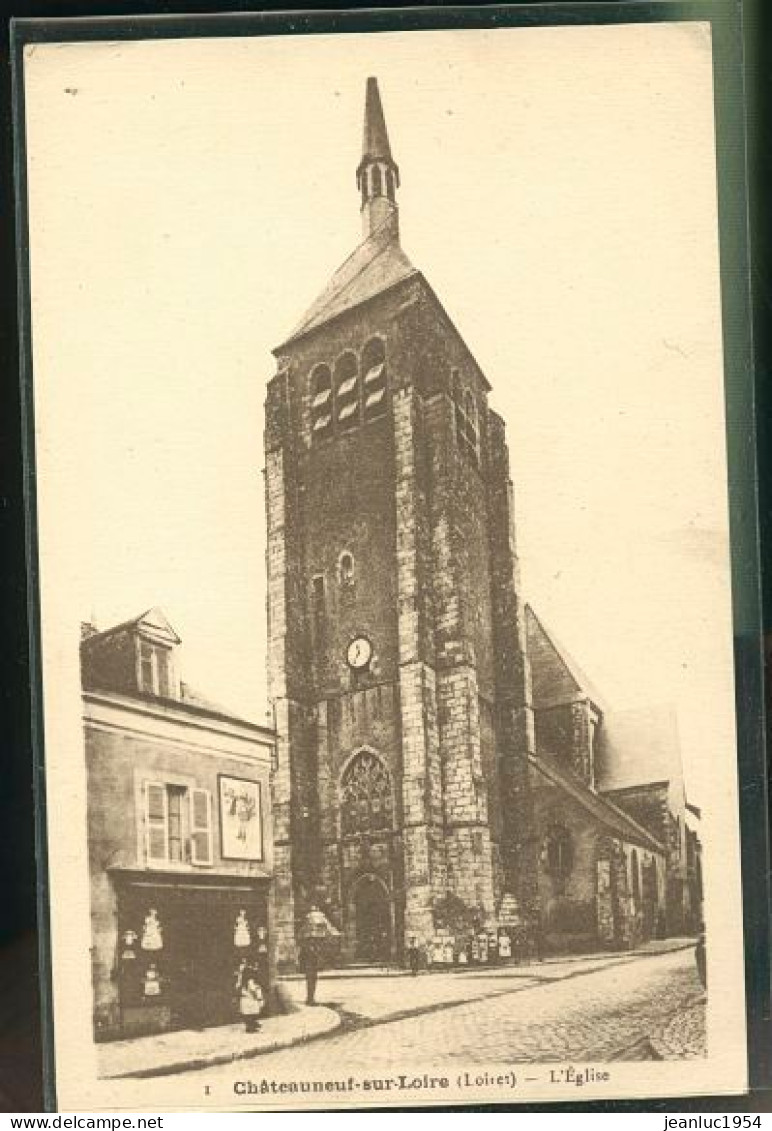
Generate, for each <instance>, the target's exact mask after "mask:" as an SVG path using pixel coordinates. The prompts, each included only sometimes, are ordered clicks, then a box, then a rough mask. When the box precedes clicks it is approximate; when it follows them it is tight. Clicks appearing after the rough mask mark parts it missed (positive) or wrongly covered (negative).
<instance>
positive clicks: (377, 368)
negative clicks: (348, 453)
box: [362, 338, 386, 420]
mask: <svg viewBox="0 0 772 1131" xmlns="http://www.w3.org/2000/svg"><path fill="white" fill-rule="evenodd" d="M362 372H363V373H364V379H363V384H364V391H363V396H364V416H365V420H374V419H375V418H376V417H377V416H382V415H383V414H384V412H385V411H386V349H385V347H384V344H383V339H382V338H371V339H370V341H369V342H368V343H367V345H366V346H365V348H364V349H363V350H362Z"/></svg>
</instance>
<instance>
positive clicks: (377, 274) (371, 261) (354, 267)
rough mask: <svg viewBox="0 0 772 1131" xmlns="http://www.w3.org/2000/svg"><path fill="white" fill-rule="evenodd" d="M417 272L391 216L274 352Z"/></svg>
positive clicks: (351, 258) (350, 258)
mask: <svg viewBox="0 0 772 1131" xmlns="http://www.w3.org/2000/svg"><path fill="white" fill-rule="evenodd" d="M415 275H418V271H417V270H416V268H415V267H414V266H413V264H412V263H411V262H410V260H409V259H408V257H407V256H406V255H405V253H404V251H403V250H402V248H401V247H400V245H399V241H398V240H397V238H396V232H395V229H394V223H393V220H392V219H391V218H389V219H388V220H387V221H386V222H385V223H384V224H382V225H381V227H380V228H378V230H377V231H376V232H374V233H373V234H372V235H371V236H370V237H369V238H368V239H366V240H365V241H364V243H361V244H360V245H359V247H357V248H356V249H355V251H353V252H352V253H351V255H350V256H349V257H348V259H346V260H345V262H344V263H342V264H341V266H340V267H339V268H338V270H337V271H336V272H335V274H334V275H333V276H332V278H331V279H330V281H329V283H328V284H327V286H326V287H325V288H324V290H323V291H322V292H321V294H320V295H319V296H318V297H317V298H316V300H315V301H314V302H313V303H312V304H311V306H309V308H308V310H307V311H306V312H305V314H304V315H303V317H302V318H301V319H300V322H298V324H297V325H296V326H295V329H294V330H293V331H292V333H291V334H290V335H289V337H288V338H285V340H284V341H283V342H282V344H281V346H277V347H276V349H275V350H274V353H276V352H278V351H279V350H281V349H282V348H283V347H284V346H288V345H289V344H290V342H294V341H296V340H297V339H298V338H302V337H303V336H304V335H306V334H308V333H310V332H311V331H312V330H315V329H317V327H319V326H322V325H324V323H325V322H329V321H330V320H331V319H333V318H336V317H337V316H338V315H339V314H343V313H344V312H345V311H347V310H351V309H352V308H353V307H355V306H359V305H360V304H361V303H363V302H367V301H368V300H369V299H371V298H375V296H376V295H378V294H381V293H382V292H383V291H387V290H389V289H390V288H391V287H393V286H395V285H396V284H397V283H401V282H403V281H404V280H405V279H409V278H411V277H412V276H415Z"/></svg>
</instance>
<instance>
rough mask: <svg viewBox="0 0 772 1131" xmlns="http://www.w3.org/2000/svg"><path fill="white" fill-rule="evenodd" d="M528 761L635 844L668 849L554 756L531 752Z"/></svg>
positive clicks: (559, 787)
mask: <svg viewBox="0 0 772 1131" xmlns="http://www.w3.org/2000/svg"><path fill="white" fill-rule="evenodd" d="M528 761H529V762H530V764H531V765H532V766H533V768H534V769H535V770H536V771H537V772H538V773H540V774H541V775H542V777H544V778H546V779H547V781H549V782H550V784H551V785H553V786H556V787H557V788H558V789H560V790H561V791H562V792H564V793H567V794H568V795H569V796H570V797H572V798H573V800H574V801H576V802H577V804H579V805H581V806H582V808H583V809H586V810H587V811H588V812H589V813H591V814H592V816H593V817H595V818H596V820H598V821H600V822H601V824H603V825H605V826H606V828H608V829H610V830H611V831H612V832H614V833H616V835H617V836H621V837H622V838H623V839H625V840H628V841H631V842H632V843H634V844H643V845H645V847H646V848H650V849H652V850H653V851H654V852H662V851H664V848H663V845H662V844H661V843H660V842H659V841H658V840H657V839H656V838H655V837H653V836H652V834H651V833H650V832H649V831H648V830H647V829H644V828H643V826H642V825H639V824H638V822H637V821H634V820H633V818H632V817H630V816H629V815H628V814H627V813H625V812H624V811H623V810H622V809H619V808H618V807H617V806H616V805H615V804H614V803H613V801H611V800H609V798H608V797H601V796H600V795H599V794H597V793H595V792H594V791H593V790H591V789H588V788H587V786H586V785H585V784H584V782H581V781H580V780H579V779H578V778H577V777H575V776H574V775H573V774H572V773H571V772H570V771H569V770H566V769H564V768H563V767H562V766H561V767H558V765H557V764H556V763H555V762H554V760H553V759H551V758H542V757H540V756H539V755H537V754H529V755H528Z"/></svg>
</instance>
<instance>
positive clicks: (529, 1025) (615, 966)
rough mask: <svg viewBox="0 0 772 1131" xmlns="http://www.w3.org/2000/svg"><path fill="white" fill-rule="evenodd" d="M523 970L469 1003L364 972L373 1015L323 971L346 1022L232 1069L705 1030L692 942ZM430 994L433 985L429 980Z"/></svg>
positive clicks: (293, 1067) (326, 988)
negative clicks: (684, 1020)
mask: <svg viewBox="0 0 772 1131" xmlns="http://www.w3.org/2000/svg"><path fill="white" fill-rule="evenodd" d="M542 970H543V974H542ZM529 975H530V976H528V977H523V976H522V974H520V973H519V972H513V973H512V974H511V975H509V976H507V974H506V973H505V972H503V971H502V972H500V973H498V974H497V975H493V974H490V975H486V976H484V977H483V978H482V979H480V982H479V986H478V991H477V994H476V998H475V1000H467V1001H464V1002H462V1004H447V1001H445V1002H444V1003H443V1002H435V1003H434V1004H433V1003H432V1001H431V1000H430V999H431V994H432V987H431V983H432V982H434V981H435V979H434V977H432V976H430V975H427V976H425V977H423V978H420V977H419V978H417V979H410V978H409V977H399V978H383V979H378V978H372V979H369V981H370V983H371V986H372V989H371V990H370V991H369V994H370V1000H371V1002H376V1001H378V1000H380V1001H383V1000H384V998H383V995H384V994H385V992H386V985H387V984H388V985H389V990H390V995H391V1016H392V1017H393V1018H394V1019H391V1020H390V1019H389V1017H388V1016H387V1015H385V1013H384V1012H383V1010H382V1011H381V1016H380V1018H376V1017H375V1015H374V1014H375V1011H376V1007H375V1005H371V1006H370V1008H369V1010H368V1011H369V1012H370V1013H371V1014H372V1016H371V1017H370V1018H365V1017H364V1015H363V1012H362V1007H363V1004H364V1002H365V999H366V997H367V991H366V990H365V989H364V988H363V986H362V985H361V983H363V982H364V981H365V979H359V978H352V979H343V978H341V979H328V980H327V982H326V983H324V984H323V986H322V987H321V993H320V995H319V1000H320V1001H321V1002H323V1003H324V1004H325V1005H334V1006H335V1007H336V1008H338V1009H342V1010H343V1011H344V1015H345V1016H346V1018H347V1025H348V1029H347V1031H344V1032H342V1033H340V1032H339V1033H338V1034H336V1035H334V1036H330V1037H328V1038H322V1039H319V1040H317V1041H314V1042H312V1043H310V1044H307V1045H304V1046H302V1047H298V1048H290V1049H286V1050H284V1051H280V1052H276V1053H267V1054H265V1055H264V1056H260V1057H258V1058H256V1059H254V1060H252V1061H251V1062H246V1063H244V1064H242V1066H241V1068H240V1070H239V1078H240V1079H247V1078H259V1079H268V1078H270V1079H273V1080H281V1079H292V1078H293V1077H294V1078H297V1076H298V1072H299V1069H300V1068H301V1067H302V1074H303V1076H304V1077H306V1078H308V1077H314V1078H319V1079H324V1078H328V1077H330V1078H333V1077H336V1076H340V1074H341V1073H343V1072H345V1073H346V1074H349V1073H353V1074H361V1075H368V1076H373V1075H378V1074H389V1073H393V1072H400V1071H411V1072H414V1071H417V1070H419V1069H424V1068H427V1069H428V1068H434V1069H437V1068H438V1067H439V1066H445V1067H447V1068H452V1067H453V1066H454V1065H455V1066H457V1067H459V1068H460V1067H461V1066H465V1065H473V1064H478V1065H485V1066H488V1067H490V1066H492V1065H495V1064H497V1063H503V1064H512V1063H513V1062H520V1063H523V1062H525V1063H527V1062H538V1061H541V1062H544V1061H558V1062H565V1061H567V1060H571V1061H580V1062H594V1063H603V1062H608V1061H609V1060H619V1059H646V1058H658V1057H659V1054H658V1053H657V1052H656V1047H655V1046H650V1045H649V1041H650V1039H651V1038H652V1037H656V1036H659V1035H661V1034H663V1033H664V1032H665V1031H666V1030H667V1031H668V1033H669V1034H670V1042H671V1043H670V1044H669V1045H668V1046H667V1047H668V1048H669V1050H670V1053H671V1055H672V1057H673V1058H674V1059H675V1058H677V1057H679V1056H684V1057H689V1056H694V1055H695V1051H694V1050H695V1048H697V1047H698V1046H699V1041H695V1035H694V1028H695V1025H697V1026H698V1027H700V1026H702V1027H704V1009H702V1008H700V1006H699V1003H700V1001H701V998H702V991H701V987H700V984H699V981H698V979H697V975H696V973H695V967H694V958H693V954H692V951H691V949H687V950H680V951H676V952H672V953H667V954H660V955H653V956H643V957H627V958H623V959H621V960H617V961H609V962H606V963H595V964H589V965H588V966H584V965H582V964H573V969H572V964H570V963H561V964H556V965H555V967H554V969H552V970H551V969H550V964H545V965H544V967H543V968H538V970H537V972H536V973H533V969H532V971H531V972H529ZM440 977H442V976H440ZM473 980H474V979H473V978H472V977H469V978H464V979H463V982H465V983H468V982H471V981H473ZM437 981H438V982H439V979H437ZM347 983H348V985H347ZM462 992H463V991H462V987H461V985H459V993H462ZM434 993H435V996H436V995H438V994H439V993H440V986H439V984H438V985H437V988H436V990H435V991H434ZM355 1002H358V1003H359V1009H358V1010H357V1009H353V1008H352V1006H353V1005H354V1003H355ZM682 1014H683V1015H685V1016H686V1015H688V1017H689V1030H690V1042H689V1045H688V1047H685V1048H684V1049H683V1050H679V1048H678V1047H677V1045H676V1044H675V1043H674V1038H673V1033H674V1031H675V1029H677V1026H674V1025H673V1022H674V1020H675V1019H677V1018H678V1017H679V1016H680V1015H682ZM198 1075H202V1076H203V1074H200V1073H194V1072H191V1073H188V1074H186V1078H193V1077H196V1076H198ZM213 1075H214V1078H215V1079H217V1078H218V1076H221V1077H222V1079H223V1080H225V1079H228V1080H233V1079H234V1067H233V1065H228V1066H226V1067H225V1068H221V1069H213V1070H211V1071H210V1072H209V1073H207V1079H211V1078H212V1076H213Z"/></svg>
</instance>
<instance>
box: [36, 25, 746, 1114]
mask: <svg viewBox="0 0 772 1131" xmlns="http://www.w3.org/2000/svg"><path fill="white" fill-rule="evenodd" d="M23 85H24V97H25V107H24V131H25V135H24V145H25V161H26V165H25V175H26V183H27V209H28V225H29V279H30V284H29V285H30V295H29V300H30V318H31V341H32V357H31V370H32V382H31V389H32V391H31V394H30V395H31V411H32V413H33V414H34V448H35V451H34V460H35V465H34V467H35V501H36V518H37V540H38V562H39V566H38V568H39V586H40V622H41V628H40V631H41V656H42V668H43V688H42V699H43V732H44V733H43V743H44V750H45V767H46V835H47V845H48V876H49V890H50V920H51V938H50V961H51V971H52V1001H51V1007H52V1014H53V1050H54V1067H55V1086H56V1094H57V1102H58V1103H59V1105H60V1107H61V1109H62V1110H112V1109H126V1110H129V1109H133V1110H163V1109H165V1108H167V1109H170V1110H181V1109H198V1108H200V1109H201V1110H206V1109H216V1108H218V1107H219V1108H220V1109H221V1110H228V1109H231V1108H242V1109H249V1108H253V1109H254V1108H257V1109H260V1108H265V1109H268V1108H277V1107H278V1108H285V1109H289V1110H292V1109H297V1108H302V1107H327V1108H329V1107H367V1106H378V1107H384V1106H389V1105H392V1106H399V1107H412V1106H417V1105H426V1104H442V1103H446V1104H447V1103H455V1104H459V1103H461V1104H463V1103H469V1104H480V1103H495V1102H501V1103H508V1104H511V1103H517V1102H518V1101H521V1100H522V1101H523V1102H533V1101H536V1100H539V1101H545V1100H547V1101H563V1102H565V1101H566V1100H570V1099H574V1098H576V1097H577V1095H578V1094H579V1093H578V1089H579V1088H581V1089H582V1090H581V1096H582V1099H589V1098H595V1099H598V1098H602V1099H611V1098H634V1097H642V1096H668V1095H685V1094H706V1095H707V1094H710V1095H716V1094H722V1093H736V1092H740V1091H742V1090H743V1089H744V1088H745V1086H746V1074H747V1051H746V1036H745V1012H744V995H743V934H742V889H741V878H740V864H739V859H740V847H739V846H740V840H739V810H738V783H737V778H738V760H737V759H738V754H737V737H736V715H735V672H734V660H733V643H732V638H733V610H732V585H731V582H732V577H731V561H730V535H729V494H728V466H727V443H726V427H727V418H726V411H725V373H724V342H723V337H722V315H721V287H722V278H721V271H720V260H719V221H718V196H717V174H716V167H717V153H716V136H715V125H714V122H715V103H714V57H713V43H712V36H711V26H710V24H709V23H705V22H700V21H697V20H694V21H689V20H683V21H666V22H661V23H617V24H607V25H593V26H589V25H581V24H577V25H572V26H528V27H501V28H490V29H476V30H473V29H455V30H446V29H436V30H416V31H381V32H378V33H377V34H375V33H362V32H358V33H353V32H350V33H347V34H343V33H341V34H313V35H291V34H289V35H271V34H262V35H260V34H256V35H248V34H247V35H245V34H239V35H233V36H229V35H227V34H226V35H222V36H216V37H215V36H208V35H206V34H201V33H197V34H192V35H191V36H190V37H187V38H141V37H135V38H125V39H114V40H113V39H109V38H100V37H99V36H96V37H92V38H91V39H90V40H89V41H75V40H72V41H69V42H68V41H67V39H66V36H64V37H63V40H62V41H61V42H49V43H46V42H37V43H27V44H26V46H25V47H24V51H23Z"/></svg>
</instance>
